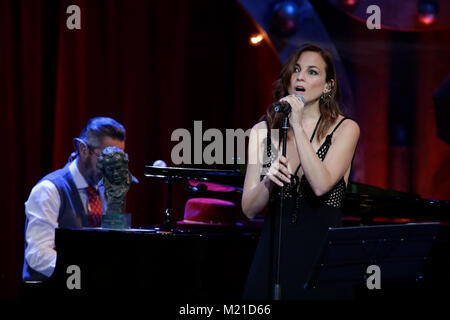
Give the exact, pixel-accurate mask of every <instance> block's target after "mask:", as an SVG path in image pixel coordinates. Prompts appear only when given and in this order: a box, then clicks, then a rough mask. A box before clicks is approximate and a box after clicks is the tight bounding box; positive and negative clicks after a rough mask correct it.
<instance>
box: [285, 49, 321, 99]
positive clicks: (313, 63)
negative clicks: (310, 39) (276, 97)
mask: <svg viewBox="0 0 450 320" xmlns="http://www.w3.org/2000/svg"><path fill="white" fill-rule="evenodd" d="M327 90H329V85H327V83H326V64H325V61H324V60H323V58H322V56H321V55H320V54H319V53H317V52H314V51H305V52H303V53H302V54H301V55H300V57H299V58H298V60H297V63H296V64H295V65H294V70H293V73H292V75H291V83H290V86H289V88H288V92H289V94H301V95H302V96H304V97H305V100H306V102H311V101H315V100H318V99H319V98H320V96H321V95H322V94H323V93H324V92H327Z"/></svg>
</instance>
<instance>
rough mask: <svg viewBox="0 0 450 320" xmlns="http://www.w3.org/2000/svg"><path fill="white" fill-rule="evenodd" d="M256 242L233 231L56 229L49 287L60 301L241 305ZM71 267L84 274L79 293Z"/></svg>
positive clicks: (251, 234)
mask: <svg viewBox="0 0 450 320" xmlns="http://www.w3.org/2000/svg"><path fill="white" fill-rule="evenodd" d="M241 231H242V230H241ZM257 242H258V236H257V235H256V234H254V233H245V232H238V231H233V229H229V230H228V231H227V232H220V229H217V230H215V231H209V232H189V233H184V232H174V233H159V232H157V231H155V230H152V229H148V230H145V229H131V230H120V231H119V230H105V229H100V228H98V229H94V228H93V229H56V235H55V244H56V250H57V253H58V257H57V263H56V268H55V271H54V273H53V275H52V276H51V277H50V278H49V279H48V280H47V281H46V285H47V287H48V288H50V291H51V293H56V294H57V295H58V297H77V296H82V297H88V296H99V295H100V296H113V297H119V296H120V297H123V296H124V295H128V296H135V297H139V296H140V297H143V296H145V297H146V298H149V299H168V298H170V299H175V300H177V299H184V300H186V299H194V300H199V299H200V300H215V301H218V300H224V299H233V300H237V299H240V297H241V295H242V290H243V287H244V284H245V279H246V277H247V272H248V269H249V268H250V264H251V261H252V259H253V253H254V250H255V248H256V245H257ZM71 265H76V266H78V267H79V268H80V271H81V277H80V278H81V289H79V290H78V289H68V287H67V284H66V282H67V279H68V277H69V276H70V274H68V273H67V269H68V267H69V266H71Z"/></svg>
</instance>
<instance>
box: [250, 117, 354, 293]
mask: <svg viewBox="0 0 450 320" xmlns="http://www.w3.org/2000/svg"><path fill="white" fill-rule="evenodd" d="M345 119H347V118H344V119H342V120H341V121H340V122H339V123H338V124H337V125H336V127H335V128H334V129H333V131H332V132H331V133H330V134H329V135H328V136H327V137H326V139H325V141H324V143H323V144H322V145H321V146H320V147H319V149H318V150H317V155H318V156H319V158H320V159H321V160H322V161H323V160H324V159H325V156H326V155H327V152H328V149H329V148H330V146H331V140H332V137H333V134H334V132H335V131H336V129H337V128H338V127H339V126H340V125H341V123H342V122H343V121H344V120H345ZM320 120H321V118H319V120H318V122H317V124H316V128H315V129H314V132H313V134H312V136H311V139H310V141H313V139H314V135H315V132H316V129H317V127H318V124H319V122H320ZM266 148H267V149H266V154H267V157H268V160H269V162H268V163H266V164H264V165H263V172H262V173H263V174H262V175H261V179H262V178H264V176H265V174H264V173H266V172H264V171H267V170H268V168H269V167H270V165H271V162H272V161H274V159H275V158H276V155H273V154H272V152H271V150H272V148H273V146H272V142H271V138H270V129H269V130H268V134H267V144H266ZM278 150H279V149H278ZM299 168H300V165H299V167H298V168H297V170H296V171H295V174H294V175H291V182H290V183H289V184H287V185H286V187H285V194H284V197H285V200H286V201H285V207H284V208H285V209H284V216H283V218H282V219H283V230H282V235H283V237H282V240H281V241H282V247H281V263H280V286H281V299H283V300H303V299H351V298H352V296H351V295H352V293H351V290H348V289H345V290H343V289H342V288H316V289H304V284H305V283H306V281H307V279H308V276H309V273H310V271H311V270H312V267H313V265H314V262H315V260H316V257H317V255H318V253H319V251H320V248H321V245H322V242H323V241H324V239H325V236H326V233H327V230H328V228H329V227H340V226H341V225H342V223H341V211H340V208H341V207H342V204H343V202H344V196H345V191H346V185H345V181H344V177H342V178H341V180H339V182H338V183H337V184H336V185H335V186H334V187H333V188H332V189H331V190H330V191H329V192H328V193H326V194H324V195H323V196H320V197H317V196H316V195H315V194H314V191H313V190H312V188H311V186H310V184H309V182H308V180H307V179H306V177H305V176H304V175H302V177H301V179H299V178H298V176H297V172H298V170H299ZM280 190H281V188H280V187H278V186H277V185H275V186H274V187H273V189H272V192H271V195H270V200H269V213H268V214H267V216H266V217H265V219H264V225H263V229H262V232H261V238H260V240H259V243H258V247H257V249H256V252H255V256H254V258H253V262H252V266H251V268H250V272H249V274H248V277H247V283H246V286H245V289H244V295H243V298H244V299H246V300H267V299H272V292H273V289H272V286H273V280H274V279H273V267H274V260H275V259H273V256H272V255H273V252H276V251H274V250H273V249H274V246H275V245H276V242H275V231H276V230H278V225H279V205H280V203H279V202H280Z"/></svg>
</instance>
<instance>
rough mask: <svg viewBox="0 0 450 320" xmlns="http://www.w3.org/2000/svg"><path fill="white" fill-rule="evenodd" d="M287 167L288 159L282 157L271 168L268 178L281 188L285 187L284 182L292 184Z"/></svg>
mask: <svg viewBox="0 0 450 320" xmlns="http://www.w3.org/2000/svg"><path fill="white" fill-rule="evenodd" d="M287 165H288V159H287V158H286V157H283V156H282V155H280V156H279V157H278V158H277V159H275V161H274V162H273V163H272V165H271V166H270V169H269V172H268V173H267V175H266V177H267V178H268V179H270V181H272V182H274V183H276V184H277V185H279V186H280V187H282V186H283V181H284V182H286V183H290V182H291V173H290V171H289V169H288V166H287Z"/></svg>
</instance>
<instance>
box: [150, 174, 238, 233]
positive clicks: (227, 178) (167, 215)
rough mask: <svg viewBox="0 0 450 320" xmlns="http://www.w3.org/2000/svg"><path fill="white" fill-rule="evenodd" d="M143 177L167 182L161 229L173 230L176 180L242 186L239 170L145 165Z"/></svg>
mask: <svg viewBox="0 0 450 320" xmlns="http://www.w3.org/2000/svg"><path fill="white" fill-rule="evenodd" d="M144 176H145V177H147V178H158V179H164V180H166V181H167V183H168V189H167V198H166V210H165V211H164V220H163V223H162V225H161V228H160V229H161V230H162V231H170V232H172V231H173V228H172V221H171V213H172V212H171V211H172V205H171V203H172V186H173V183H174V182H175V181H176V180H199V181H206V182H217V183H223V184H229V185H235V186H236V185H237V186H242V184H243V182H242V180H243V176H242V174H241V173H240V172H239V170H220V169H200V168H177V167H157V166H145V174H144Z"/></svg>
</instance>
